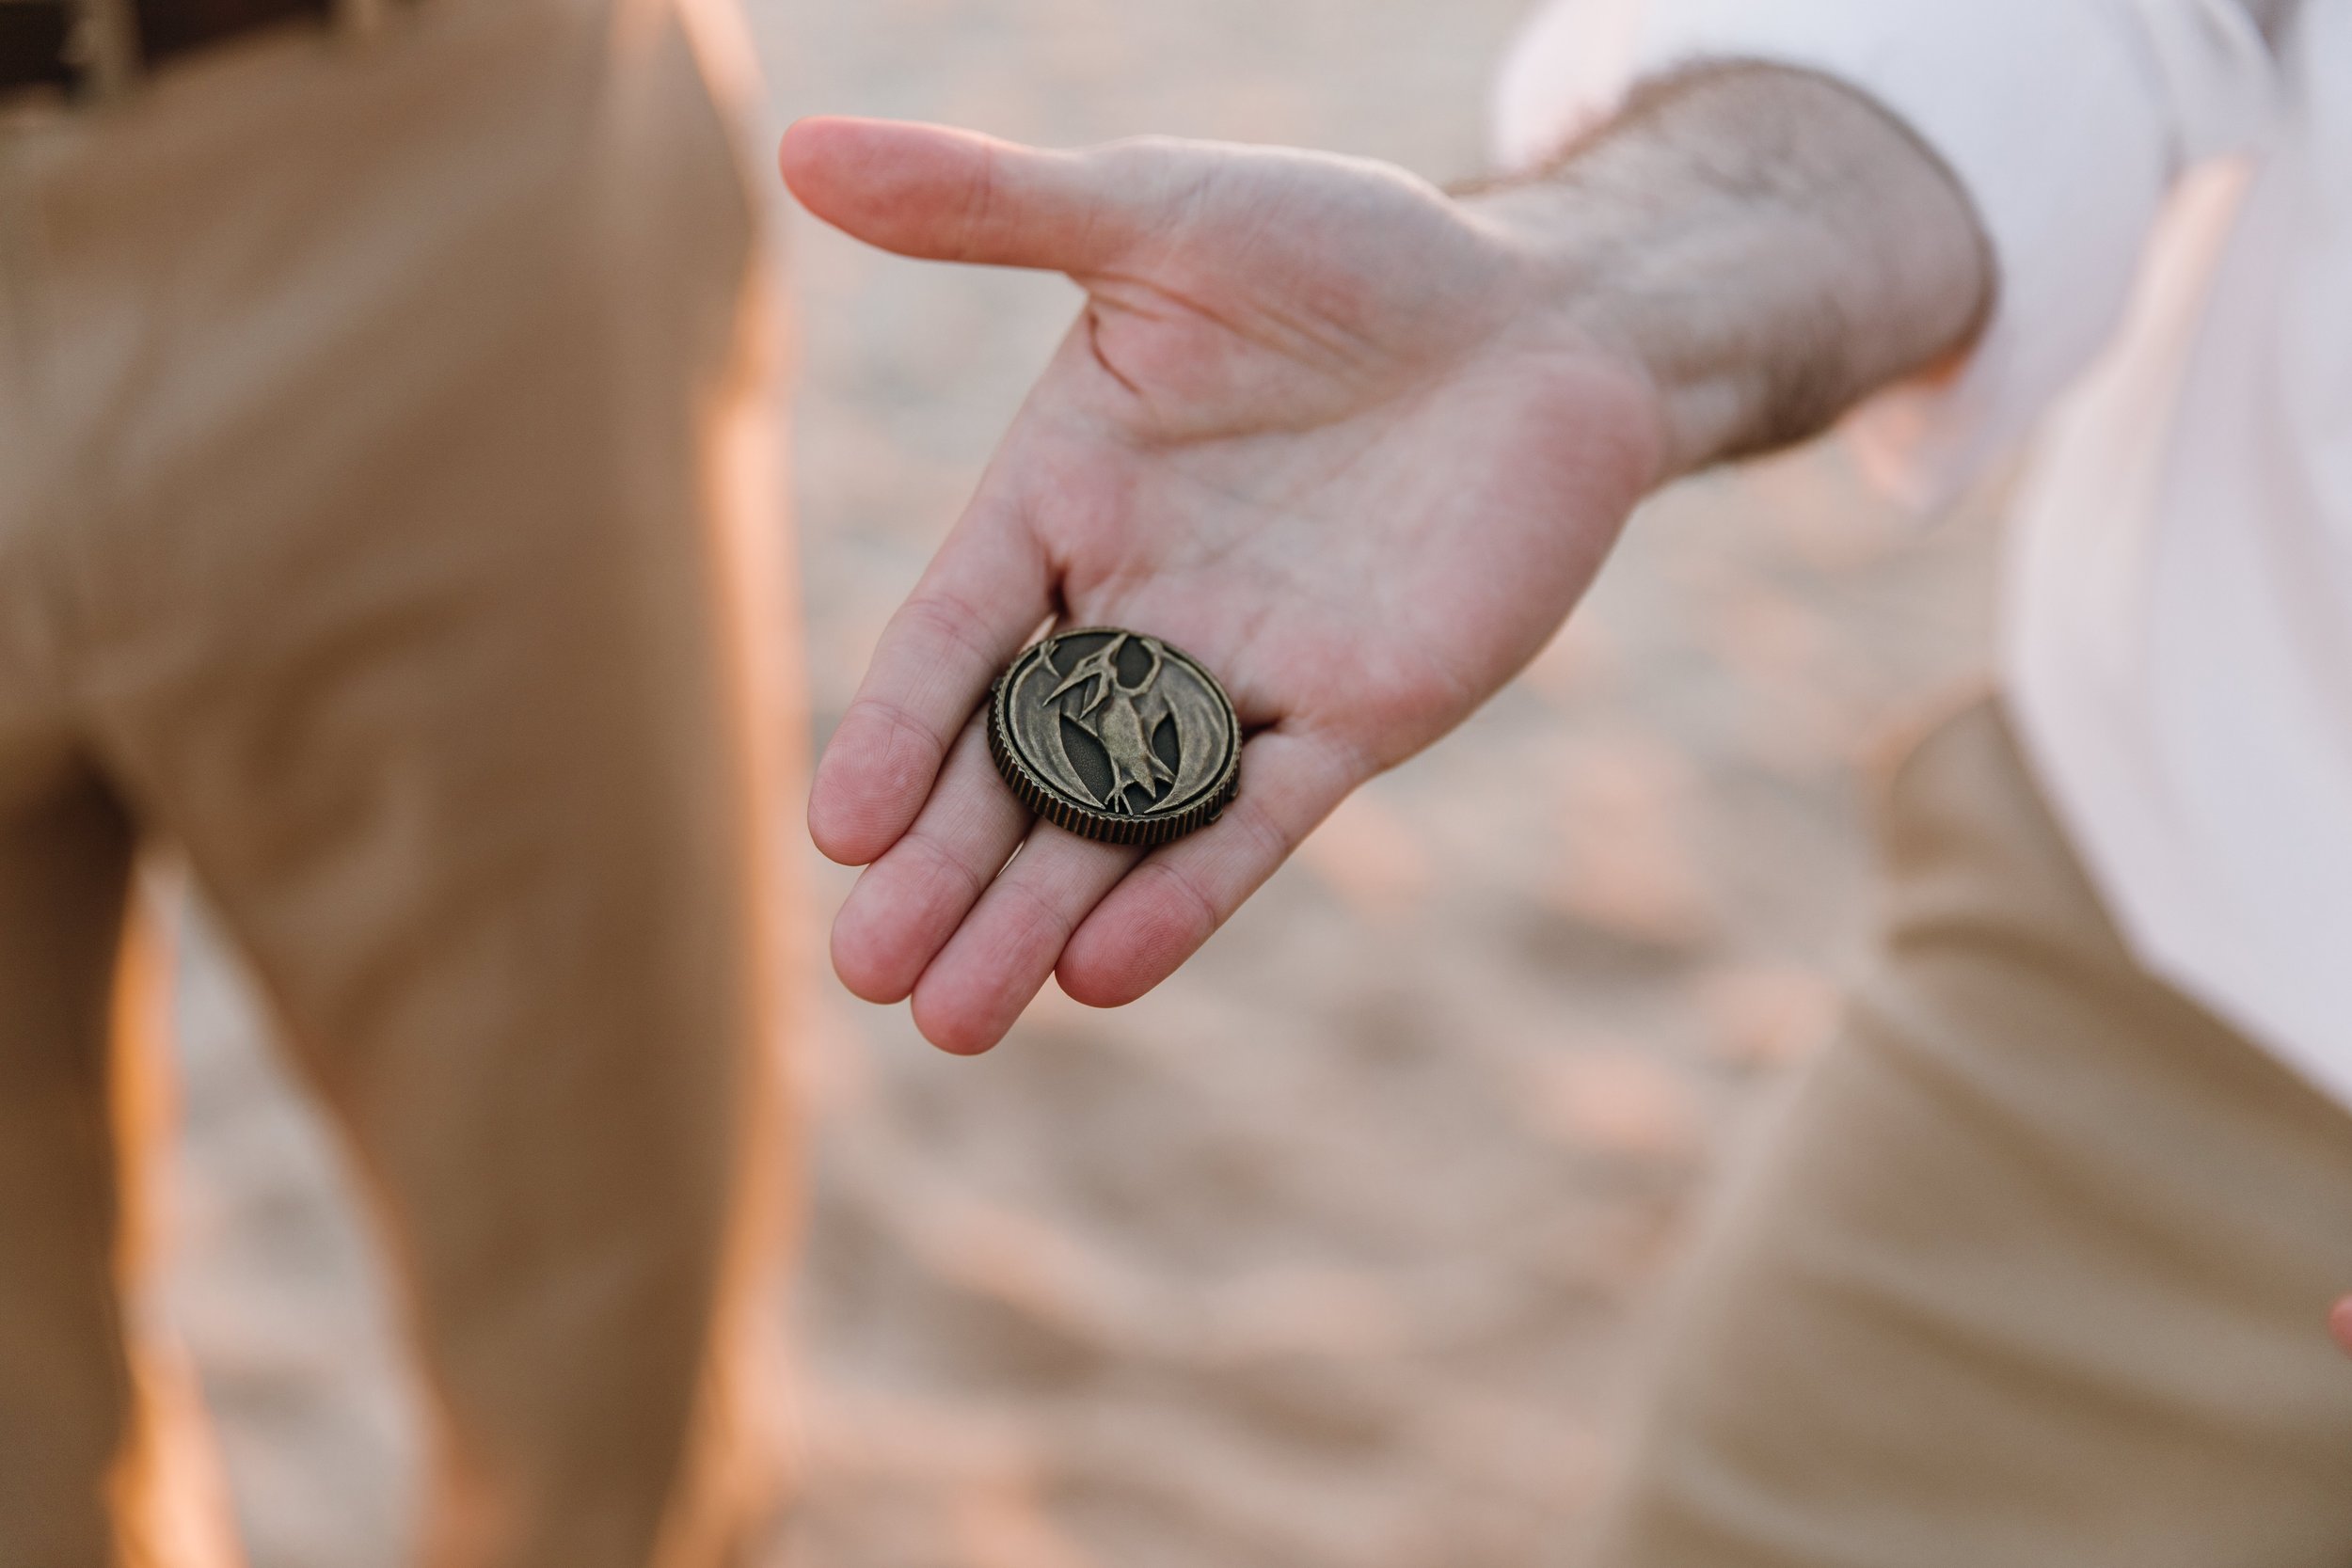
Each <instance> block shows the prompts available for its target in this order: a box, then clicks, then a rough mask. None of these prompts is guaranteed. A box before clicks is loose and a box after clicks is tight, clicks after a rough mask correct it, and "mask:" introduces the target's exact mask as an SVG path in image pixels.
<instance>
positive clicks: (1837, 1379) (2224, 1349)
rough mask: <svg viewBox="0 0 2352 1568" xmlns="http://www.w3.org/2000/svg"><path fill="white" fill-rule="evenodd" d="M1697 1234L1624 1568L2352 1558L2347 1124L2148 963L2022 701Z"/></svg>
mask: <svg viewBox="0 0 2352 1568" xmlns="http://www.w3.org/2000/svg"><path fill="white" fill-rule="evenodd" d="M1886 839H1887V845H1886V848H1887V856H1888V860H1889V863H1890V869H1891V873H1892V909H1891V913H1890V919H1889V923H1888V926H1887V928H1886V936H1885V945H1884V948H1883V952H1882V954H1881V955H1880V957H1879V959H1878V961H1877V963H1876V966H1875V972H1874V973H1873V974H1872V975H1871V977H1870V979H1869V981H1868V982H1867V985H1866V986H1865V987H1864V988H1863V990H1862V991H1861V992H1860V994H1859V996H1858V998H1857V1000H1856V1002H1855V1004H1854V1006H1853V1008H1852V1010H1851V1018H1850V1020H1849V1022H1848V1023H1847V1026H1846V1029H1845V1031H1844V1034H1843V1037H1842V1038H1840V1039H1839V1040H1838V1041H1837V1042H1836V1044H1835V1045H1834V1047H1833V1048H1832V1049H1831V1050H1830V1051H1829V1053H1828V1054H1827V1056H1826V1058H1825V1059H1824V1060H1822V1061H1821V1062H1820V1065H1819V1068H1818V1070H1817V1071H1815V1072H1814V1074H1813V1076H1812V1077H1811V1079H1810V1081H1809V1082H1808V1083H1806V1084H1805V1085H1804V1088H1803V1092H1802V1094H1801V1097H1800V1099H1799V1101H1798V1102H1797V1104H1796V1106H1795V1109H1794V1112H1793V1115H1791V1117H1789V1119H1788V1124H1787V1125H1786V1126H1785V1127H1783V1128H1781V1129H1779V1131H1778V1134H1777V1139H1776V1143H1775V1145H1774V1147H1773V1148H1772V1151H1771V1153H1770V1155H1769V1157H1768V1158H1767V1159H1766V1160H1765V1162H1764V1164H1763V1165H1762V1167H1761V1168H1760V1169H1759V1170H1757V1171H1756V1172H1755V1173H1753V1176H1752V1178H1751V1180H1750V1181H1749V1182H1748V1183H1747V1184H1746V1185H1745V1186H1744V1188H1743V1189H1742V1190H1741V1191H1740V1195H1739V1196H1738V1198H1737V1201H1736V1202H1735V1204H1734V1205H1733V1207H1732V1208H1731V1209H1730V1210H1729V1211H1728V1212H1726V1213H1725V1214H1724V1216H1723V1217H1722V1223H1721V1224H1720V1226H1719V1227H1718V1228H1717V1229H1716V1231H1715V1233H1714V1234H1713V1235H1712V1236H1711V1237H1710V1238H1709V1239H1708V1242H1707V1243H1705V1245H1704V1250H1703V1254H1702V1259H1701V1261H1700V1265H1699V1267H1698V1268H1697V1270H1696V1272H1695V1275H1694V1276H1693V1277H1692V1279H1691V1280H1690V1281H1689V1285H1688V1292H1689V1296H1688V1300H1687V1303H1686V1304H1685V1306H1684V1307H1683V1309H1682V1312H1681V1315H1680V1317H1679V1320H1678V1322H1677V1325H1676V1327H1675V1329H1674V1330H1673V1332H1672V1333H1670V1334H1669V1336H1668V1338H1667V1340H1666V1343H1665V1345H1664V1351H1663V1355H1662V1358H1661V1373H1660V1375H1659V1380H1658V1386H1657V1387H1656V1389H1655V1390H1654V1394H1655V1402H1654V1409H1653V1412H1652V1420H1651V1423H1650V1427H1649V1430H1648V1432H1647V1433H1646V1436H1645V1439H1644V1441H1643V1442H1642V1444H1641V1446H1640V1448H1639V1449H1638V1451H1637V1454H1636V1456H1635V1460H1634V1463H1633V1465H1632V1468H1631V1473H1630V1475H1629V1480H1628V1484H1627V1486H1626V1488H1625V1491H1624V1493H1623V1495H1622V1497H1621V1498H1620V1499H1619V1501H1618V1504H1617V1506H1616V1508H1615V1510H1614V1511H1613V1514H1612V1516H1611V1518H1610V1519H1609V1521H1608V1528H1607V1531H1606V1535H1605V1545H1604V1547H1603V1549H1602V1551H1601V1553H1600V1560H1601V1561H1602V1562H1604V1563H1606V1564H1608V1565H1610V1568H1800V1565H1802V1568H2037V1565H2044V1564H2046V1565H2050V1568H2059V1565H2064V1568H2212V1565H2213V1564H2217V1563H2230V1564H2233V1565H2240V1568H2343V1565H2344V1563H2345V1562H2347V1561H2352V1368H2347V1367H2346V1366H2345V1365H2344V1363H2343V1361H2342V1359H2341V1358H2340V1357H2338V1356H2337V1355H2335V1354H2333V1353H2332V1351H2331V1349H2330V1347H2329V1345H2328V1339H2327V1335H2326V1332H2325V1326H2324V1325H2325V1319H2326V1314H2327V1309H2328V1301H2329V1298H2330V1297H2331V1296H2332V1295H2333V1294H2335V1293H2337V1292H2340V1291H2342V1290H2343V1289H2344V1287H2345V1285H2346V1283H2347V1282H2352V1117H2346V1115H2345V1114H2344V1112H2343V1111H2342V1110H2341V1109H2340V1108H2339V1107H2337V1106H2336V1105H2334V1104H2333V1103H2331V1102H2329V1101H2325V1100H2323V1099H2322V1098H2321V1097H2320V1096H2319V1095H2317V1094H2316V1093H2314V1092H2313V1091H2312V1090H2311V1089H2310V1088H2308V1087H2307V1086H2305V1085H2303V1084H2302V1083H2300V1082H2299V1081H2297V1080H2296V1079H2294V1078H2292V1077H2291V1076H2290V1075H2289V1074H2288V1073H2287V1072H2286V1071H2285V1070H2284V1069H2281V1068H2280V1067H2279V1066H2277V1065H2276V1064H2274V1063H2273V1062H2272V1061H2271V1060H2270V1059H2269V1058H2267V1057H2265V1056H2264V1055H2263V1054H2261V1053H2259V1052H2257V1051H2256V1050H2255V1049H2254V1048H2253V1047H2251V1046H2250V1045H2249V1044H2248V1043H2247V1042H2246V1041H2244V1040H2243V1039H2241V1038H2239V1037H2235V1036H2234V1035H2233V1034H2232V1033H2231V1032H2230V1031H2229V1030H2228V1029H2226V1028H2224V1027H2223V1026H2222V1025H2221V1024H2219V1023H2218V1022H2216V1021H2215V1020H2214V1019H2213V1018H2211V1017H2209V1016H2208V1015H2206V1014H2205V1013H2203V1012H2201V1011H2200V1010H2199V1009H2198V1008H2196V1007H2195V1006H2191V1005H2190V1004H2189V1003H2187V1002H2186V1001H2185V1000H2184V999H2182V998H2181V997H2180V996H2178V995H2177V994H2175V993H2173V992H2172V991H2170V990H2167V989H2166V988H2164V987H2162V986H2160V985H2158V984H2157V983H2155V982H2154V981H2153V980H2152V979H2151V978H2149V977H2148V976H2147V975H2146V974H2143V973H2141V972H2140V971H2138V970H2137V969H2136V968H2134V967H2133V965H2132V963H2131V962H2130V960H2129V958H2127V957H2126V956H2125V954H2124V952H2123V951H2122V948H2121V947H2120V945H2119V944H2118V942H2117V939H2116V935H2115V933H2114V931H2113V930H2112V928H2111V927H2109V925H2108V923H2107V921H2106V918H2105V917H2104V915H2103V914H2102V913H2101V911H2100V909H2099V906H2098V904H2097V902H2096V900H2095V898H2094V897H2093V895H2092V894H2091V891H2090V888H2089V887H2088V886H2087V885H2086V884H2085V882H2084V880H2083V879H2082V877H2081V874H2080V873H2079V871H2078V870H2077V869H2076V868H2075V866H2074V862H2073V861H2072V860H2071V858H2070V857H2069V854H2068V852H2067V848H2066V846H2065V844H2064V842H2063V841H2062V839H2061V838H2060V836H2059V834H2058V830H2057V829H2056V827H2055V826H2054V825H2053V824H2052V822H2051V821H2050V819H2049V817H2048V816H2047V815H2046V814H2045V812H2044V810H2043V808H2042V804H2041V802H2040V801H2039V800H2038V799H2037V798H2036V796H2035V794H2034V791H2033V789H2032V787H2031V785H2030V784H2028V783H2027V782H2026V776H2025V774H2024V772H2023V770H2022V768H2021V765H2020V761H2019V758H2018V756H2017V754H2016V752H2015V749H2014V746H2013V743H2012V741H2011V739H2010V736H2009V733H2008V731H2007V728H2006V726H2005V725H2004V723H2003V721H2002V720H2001V718H2000V716H1999V713H1998V710H1997V709H1996V708H1994V707H1993V706H1990V705H1986V706H1982V707H1979V708H1977V709H1975V710H1973V711H1971V712H1969V713H1967V714H1966V715H1964V716H1963V717H1962V718H1961V719H1960V720H1958V721H1956V722H1954V723H1952V724H1949V725H1947V727H1945V728H1944V729H1943V730H1941V731H1940V732H1938V733H1937V734H1936V735H1934V736H1931V738H1930V739H1929V740H1928V741H1927V742H1926V743H1925V745H1924V746H1923V747H1922V748H1921V749H1920V750H1919V751H1918V752H1917V753H1916V754H1915V755H1914V756H1913V758H1912V759H1911V760H1910V761H1909V762H1908V763H1907V764H1906V765H1905V767H1904V768H1903V769H1902V770H1901V772H1900V774H1899V777H1898V779H1897V781H1896V784H1895V787H1894V792H1893V799H1892V801H1891V804H1890V807H1889V810H1888V818H1887V832H1886Z"/></svg>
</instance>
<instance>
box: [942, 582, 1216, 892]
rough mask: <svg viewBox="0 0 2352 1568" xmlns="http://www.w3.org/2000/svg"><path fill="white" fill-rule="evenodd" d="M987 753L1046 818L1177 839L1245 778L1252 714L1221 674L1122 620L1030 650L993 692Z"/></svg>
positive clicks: (1091, 833) (1120, 837)
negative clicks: (1246, 723)
mask: <svg viewBox="0 0 2352 1568" xmlns="http://www.w3.org/2000/svg"><path fill="white" fill-rule="evenodd" d="M988 707H989V718H988V750H989V754H990V755H992V756H993V757H994V758H995V759H996V767H997V768H998V770H999V771H1001V772H1002V773H1003V774H1004V775H1005V782H1006V783H1008V784H1010V785H1012V792H1013V793H1014V794H1015V795H1017V796H1019V797H1020V798H1021V801H1022V803H1023V804H1024V805H1025V806H1027V807H1028V808H1029V809H1030V810H1031V811H1033V812H1035V813H1037V814H1038V816H1041V817H1043V818H1045V820H1047V821H1048V822H1051V823H1053V824H1055V825H1056V826H1057V827H1062V828H1067V829H1069V830H1070V831H1071V832H1073V833H1081V834H1084V835H1085V836H1086V837H1088V838H1095V839H1101V840H1103V841H1104V842H1105V843H1108V844H1144V845H1151V844H1166V843H1167V842H1168V840H1170V839H1172V838H1181V837H1183V836H1184V834H1186V833H1188V832H1192V831H1193V830H1194V829H1195V828H1199V827H1204V826H1206V825H1207V824H1209V823H1211V822H1214V821H1216V818H1217V814H1218V813H1220V812H1222V811H1223V810H1224V809H1225V807H1226V805H1227V804H1228V803H1229V802H1230V801H1232V799H1233V793H1234V791H1235V790H1236V789H1238V788H1239V787H1240V784H1241V721H1240V720H1238V719H1237V718H1235V717H1234V715H1233V704H1232V699H1230V698H1229V697H1227V696H1226V695H1225V689H1224V688H1223V687H1221V686H1219V685H1217V684H1216V677H1215V676H1214V675H1211V674H1210V673H1208V672H1207V671H1206V670H1204V669H1202V668H1201V667H1200V664H1199V662H1198V661H1196V660H1195V659H1194V658H1193V657H1191V656H1190V655H1188V654H1186V653H1184V652H1183V651H1182V650H1180V649H1176V648H1171V647H1169V646H1168V644H1167V643H1165V642H1163V641H1160V640H1159V639H1158V638H1156V637H1146V636H1144V635H1143V634H1141V633H1140V632H1132V631H1122V630H1120V629H1119V628H1118V627H1116V626H1084V627H1080V628H1079V629H1077V630H1075V631H1065V632H1058V633H1057V634H1056V635H1054V636H1052V637H1049V638H1047V639H1045V641H1042V642H1039V643H1037V644H1035V645H1034V646H1032V647H1030V648H1029V649H1028V650H1027V651H1026V652H1025V653H1024V654H1022V656H1021V657H1019V658H1016V659H1014V660H1013V661H1012V666H1011V668H1009V669H1008V670H1007V671H1006V672H1005V673H1003V674H1002V675H1000V676H998V677H997V680H996V688H995V689H994V690H993V691H992V692H991V693H990V694H989V703H988Z"/></svg>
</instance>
